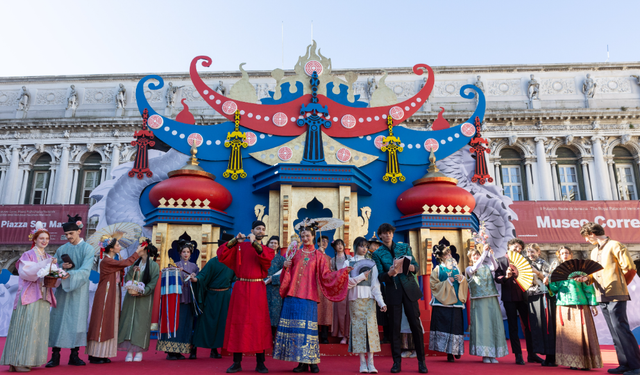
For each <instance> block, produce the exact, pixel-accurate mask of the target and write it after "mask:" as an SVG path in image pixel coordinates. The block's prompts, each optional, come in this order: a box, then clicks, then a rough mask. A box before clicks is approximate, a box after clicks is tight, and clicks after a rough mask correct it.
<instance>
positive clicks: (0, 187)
mask: <svg viewBox="0 0 640 375" xmlns="http://www.w3.org/2000/svg"><path fill="white" fill-rule="evenodd" d="M6 180H7V167H0V194H2V195H4V194H5V193H6V189H5V187H4V183H5V182H6Z"/></svg>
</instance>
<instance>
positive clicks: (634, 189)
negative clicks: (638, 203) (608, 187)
mask: <svg viewBox="0 0 640 375" xmlns="http://www.w3.org/2000/svg"><path fill="white" fill-rule="evenodd" d="M613 162H614V163H615V165H616V167H615V172H614V173H615V174H616V176H615V177H616V183H617V185H618V193H619V194H620V200H637V199H638V186H640V183H639V181H638V170H637V168H636V167H635V166H634V164H635V163H634V158H633V155H631V153H630V152H629V150H627V149H626V148H624V147H621V146H616V147H614V148H613Z"/></svg>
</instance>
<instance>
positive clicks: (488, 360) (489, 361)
mask: <svg viewBox="0 0 640 375" xmlns="http://www.w3.org/2000/svg"><path fill="white" fill-rule="evenodd" d="M482 363H491V358H489V357H482Z"/></svg>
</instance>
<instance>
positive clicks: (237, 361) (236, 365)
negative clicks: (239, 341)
mask: <svg viewBox="0 0 640 375" xmlns="http://www.w3.org/2000/svg"><path fill="white" fill-rule="evenodd" d="M241 364H242V353H233V364H232V365H231V367H229V368H228V369H227V373H228V374H233V373H234V372H238V371H242V365H241Z"/></svg>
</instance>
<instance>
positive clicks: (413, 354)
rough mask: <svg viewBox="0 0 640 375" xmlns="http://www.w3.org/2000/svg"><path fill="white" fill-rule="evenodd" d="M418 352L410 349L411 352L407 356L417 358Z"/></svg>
mask: <svg viewBox="0 0 640 375" xmlns="http://www.w3.org/2000/svg"><path fill="white" fill-rule="evenodd" d="M417 357H418V354H416V351H415V350H414V351H412V352H411V354H410V355H409V358H417Z"/></svg>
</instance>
